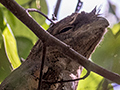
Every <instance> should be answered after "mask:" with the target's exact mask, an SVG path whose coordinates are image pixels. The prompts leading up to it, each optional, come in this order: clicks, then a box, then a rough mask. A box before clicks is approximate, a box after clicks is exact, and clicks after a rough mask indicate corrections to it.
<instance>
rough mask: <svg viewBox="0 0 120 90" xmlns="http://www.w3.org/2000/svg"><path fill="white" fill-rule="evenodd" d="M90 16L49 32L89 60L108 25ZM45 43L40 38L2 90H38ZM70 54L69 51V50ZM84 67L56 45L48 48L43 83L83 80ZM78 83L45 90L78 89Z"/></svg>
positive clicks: (76, 15) (67, 21) (67, 20)
mask: <svg viewBox="0 0 120 90" xmlns="http://www.w3.org/2000/svg"><path fill="white" fill-rule="evenodd" d="M95 13H96V12H95V10H93V11H92V12H90V13H85V12H81V13H73V14H72V15H70V16H68V17H66V18H64V19H62V20H61V21H59V22H57V23H56V24H54V25H52V26H51V27H50V28H49V29H48V30H47V31H48V32H49V33H51V34H52V35H54V36H55V37H56V38H58V39H60V40H61V41H63V42H65V43H66V44H68V45H70V47H72V48H73V49H74V50H76V51H77V52H78V53H80V54H82V55H83V56H85V57H86V58H89V57H90V55H91V53H92V52H93V50H94V49H95V47H96V45H97V44H98V43H99V41H100V40H101V38H102V36H103V34H104V32H105V28H106V27H107V26H108V22H107V20H106V19H105V18H103V17H99V15H96V14H95ZM42 47H43V44H42V42H41V40H40V39H39V40H38V41H37V43H36V44H35V45H34V47H33V48H32V50H31V52H30V54H29V56H28V57H27V59H26V61H25V62H23V63H22V65H21V66H20V67H19V68H18V69H16V70H15V71H13V72H12V73H11V74H10V76H9V77H7V78H6V79H5V80H4V82H3V83H2V84H1V86H0V90H37V87H38V82H39V69H40V63H41V59H42ZM66 52H67V51H66ZM82 69H83V67H82V66H81V65H79V64H78V63H77V62H75V61H74V60H72V59H71V58H69V57H68V56H66V55H65V54H64V53H62V52H60V51H59V49H58V47H57V46H56V45H54V44H52V45H49V46H47V50H46V57H45V64H44V69H43V81H44V80H45V81H47V80H48V81H49V80H50V81H53V82H54V81H60V80H70V79H76V78H79V77H80V74H81V72H82ZM77 84H78V82H77V81H76V82H68V83H55V84H48V83H45V82H43V84H42V90H76V87H77Z"/></svg>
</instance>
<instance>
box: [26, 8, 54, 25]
mask: <svg viewBox="0 0 120 90" xmlns="http://www.w3.org/2000/svg"><path fill="white" fill-rule="evenodd" d="M26 12H38V13H39V14H41V15H42V16H44V17H45V18H46V19H47V20H49V21H50V22H51V23H52V24H55V23H54V22H53V21H52V20H51V19H50V18H48V16H47V15H45V14H44V13H42V12H41V11H39V10H37V9H34V8H28V9H26Z"/></svg>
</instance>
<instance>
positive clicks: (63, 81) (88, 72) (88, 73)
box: [43, 70, 90, 84]
mask: <svg viewBox="0 0 120 90" xmlns="http://www.w3.org/2000/svg"><path fill="white" fill-rule="evenodd" d="M89 75H90V71H89V70H88V71H87V73H86V75H85V76H83V77H82V78H77V79H73V80H61V81H55V82H52V81H46V80H44V81H43V82H45V83H49V84H55V83H66V82H74V81H78V80H82V79H85V78H87V77H88V76H89Z"/></svg>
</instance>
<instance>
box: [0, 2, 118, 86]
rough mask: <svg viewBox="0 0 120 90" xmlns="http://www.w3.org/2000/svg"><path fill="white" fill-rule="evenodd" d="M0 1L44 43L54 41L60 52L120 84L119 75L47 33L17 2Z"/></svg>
mask: <svg viewBox="0 0 120 90" xmlns="http://www.w3.org/2000/svg"><path fill="white" fill-rule="evenodd" d="M0 3H2V4H3V5H4V6H5V7H6V8H8V9H9V10H10V11H11V12H12V13H13V14H14V15H15V16H16V17H17V18H18V19H19V20H20V21H21V22H23V23H24V24H25V25H26V26H27V27H28V28H29V29H30V30H32V31H33V32H34V33H35V35H36V36H37V37H39V38H40V39H41V40H42V42H44V43H46V45H50V44H52V43H54V44H55V45H57V46H58V47H60V51H61V52H63V53H64V54H65V55H67V56H69V57H70V58H71V59H73V60H75V61H76V62H78V63H79V64H81V65H82V66H83V67H85V68H86V69H87V70H90V71H93V72H95V73H97V74H99V75H101V76H103V77H105V78H107V79H109V80H111V81H113V82H116V83H118V84H120V76H119V75H118V74H115V73H113V72H110V71H108V70H106V69H104V68H102V67H100V66H98V65H96V64H94V63H93V62H91V61H89V60H87V59H86V58H85V57H84V56H82V55H81V54H79V53H78V52H76V51H75V50H73V49H72V48H71V47H69V46H68V45H66V44H65V43H63V42H62V41H60V40H59V39H57V38H55V37H54V36H53V35H51V34H49V33H48V32H47V31H45V30H44V29H43V28H42V27H41V26H40V25H39V24H38V23H37V22H36V21H35V20H34V19H33V18H32V17H31V16H30V15H29V14H28V13H27V12H26V10H25V9H24V8H23V7H21V6H20V5H19V4H17V3H16V2H15V1H14V0H0Z"/></svg>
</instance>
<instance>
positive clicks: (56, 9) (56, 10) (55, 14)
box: [52, 0, 61, 20]
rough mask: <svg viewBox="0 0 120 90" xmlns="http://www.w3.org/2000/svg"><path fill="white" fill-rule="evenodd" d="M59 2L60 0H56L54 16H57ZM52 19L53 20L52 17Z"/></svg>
mask: <svg viewBox="0 0 120 90" xmlns="http://www.w3.org/2000/svg"><path fill="white" fill-rule="evenodd" d="M60 3H61V0H57V4H56V7H55V10H54V16H55V17H57V14H58V10H59V7H60ZM52 19H53V20H55V18H54V17H53V18H52Z"/></svg>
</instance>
